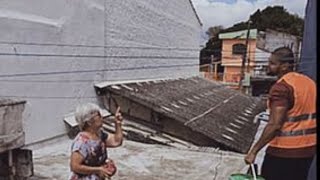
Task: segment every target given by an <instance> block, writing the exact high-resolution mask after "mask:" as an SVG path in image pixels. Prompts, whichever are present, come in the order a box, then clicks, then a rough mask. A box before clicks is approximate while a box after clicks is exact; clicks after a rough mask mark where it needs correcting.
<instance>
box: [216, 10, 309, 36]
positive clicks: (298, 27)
mask: <svg viewBox="0 0 320 180" xmlns="http://www.w3.org/2000/svg"><path fill="white" fill-rule="evenodd" d="M250 19H251V21H252V25H251V27H252V28H257V29H258V30H259V31H264V30H266V29H273V30H277V31H281V32H285V33H289V34H292V35H295V36H299V37H302V35H303V26H304V20H303V19H302V18H300V17H299V16H298V15H297V14H290V13H289V12H288V11H287V10H286V9H285V8H284V7H283V6H273V7H271V6H268V7H266V8H265V9H264V10H262V11H260V9H258V10H257V11H256V12H254V13H253V14H252V15H251V16H250ZM245 29H247V23H246V22H240V23H237V24H234V25H233V26H232V27H229V28H226V29H224V30H223V31H222V32H232V31H238V30H245Z"/></svg>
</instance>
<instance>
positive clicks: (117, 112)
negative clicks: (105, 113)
mask: <svg viewBox="0 0 320 180" xmlns="http://www.w3.org/2000/svg"><path fill="white" fill-rule="evenodd" d="M119 113H120V106H118V108H117V110H116V114H119Z"/></svg>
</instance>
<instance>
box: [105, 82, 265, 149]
mask: <svg viewBox="0 0 320 180" xmlns="http://www.w3.org/2000/svg"><path fill="white" fill-rule="evenodd" d="M102 91H103V92H106V93H107V94H109V93H113V94H117V95H120V96H121V97H123V98H126V99H130V100H131V101H132V102H135V103H138V104H140V105H143V106H144V107H148V108H150V109H151V110H152V111H154V112H157V113H159V114H161V115H162V116H165V117H167V118H169V119H173V120H175V121H177V122H179V124H181V126H186V127H188V128H190V129H191V131H194V132H197V133H201V134H203V135H205V136H206V137H208V138H210V139H212V140H214V141H216V142H218V143H221V144H222V145H224V146H226V147H228V148H230V149H232V150H235V151H238V152H242V153H245V152H247V150H248V149H249V148H250V145H251V142H252V141H253V138H254V135H255V133H256V130H257V127H258V123H254V118H255V116H256V115H257V114H258V113H259V112H261V111H262V109H261V107H260V104H259V101H258V99H257V98H254V97H250V96H247V95H244V94H242V93H240V92H238V91H235V90H232V89H228V88H226V87H225V86H224V85H222V84H221V83H217V82H213V81H209V80H206V79H204V78H200V77H193V78H186V79H176V80H163V81H162V80H160V81H150V82H141V83H128V84H118V85H111V86H107V87H105V88H103V90H102ZM177 131H178V129H177Z"/></svg>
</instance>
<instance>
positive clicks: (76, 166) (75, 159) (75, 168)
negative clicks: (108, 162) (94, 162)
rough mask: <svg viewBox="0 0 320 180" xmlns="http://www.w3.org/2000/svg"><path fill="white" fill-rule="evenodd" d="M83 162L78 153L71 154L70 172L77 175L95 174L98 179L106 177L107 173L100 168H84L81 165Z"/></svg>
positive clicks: (84, 166)
mask: <svg viewBox="0 0 320 180" xmlns="http://www.w3.org/2000/svg"><path fill="white" fill-rule="evenodd" d="M83 160H84V158H83V156H82V155H81V154H80V153H79V152H77V151H75V152H72V154H71V160H70V169H71V171H72V172H75V173H79V174H97V175H99V176H100V177H101V176H102V177H106V176H107V175H108V174H107V171H106V170H105V169H104V168H103V167H102V166H100V167H99V166H98V167H91V166H86V165H84V164H83Z"/></svg>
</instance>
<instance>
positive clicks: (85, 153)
mask: <svg viewBox="0 0 320 180" xmlns="http://www.w3.org/2000/svg"><path fill="white" fill-rule="evenodd" d="M75 117H76V121H77V122H78V123H79V127H80V130H81V131H80V132H79V134H78V135H77V136H76V138H75V139H74V140H73V142H72V145H71V159H70V168H71V171H72V175H71V176H70V179H71V180H100V179H106V178H109V177H111V176H113V174H114V173H115V171H116V167H115V166H114V164H113V162H112V160H110V159H108V155H107V149H106V147H118V146H121V144H122V140H123V134H122V128H121V123H122V116H121V113H120V107H118V109H117V111H116V113H115V133H114V134H112V133H104V132H102V131H101V127H102V124H103V120H102V116H101V114H100V107H99V106H98V105H96V104H93V103H87V104H83V105H80V106H78V107H77V108H76V112H75ZM107 162H108V163H107ZM110 162H111V163H110Z"/></svg>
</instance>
